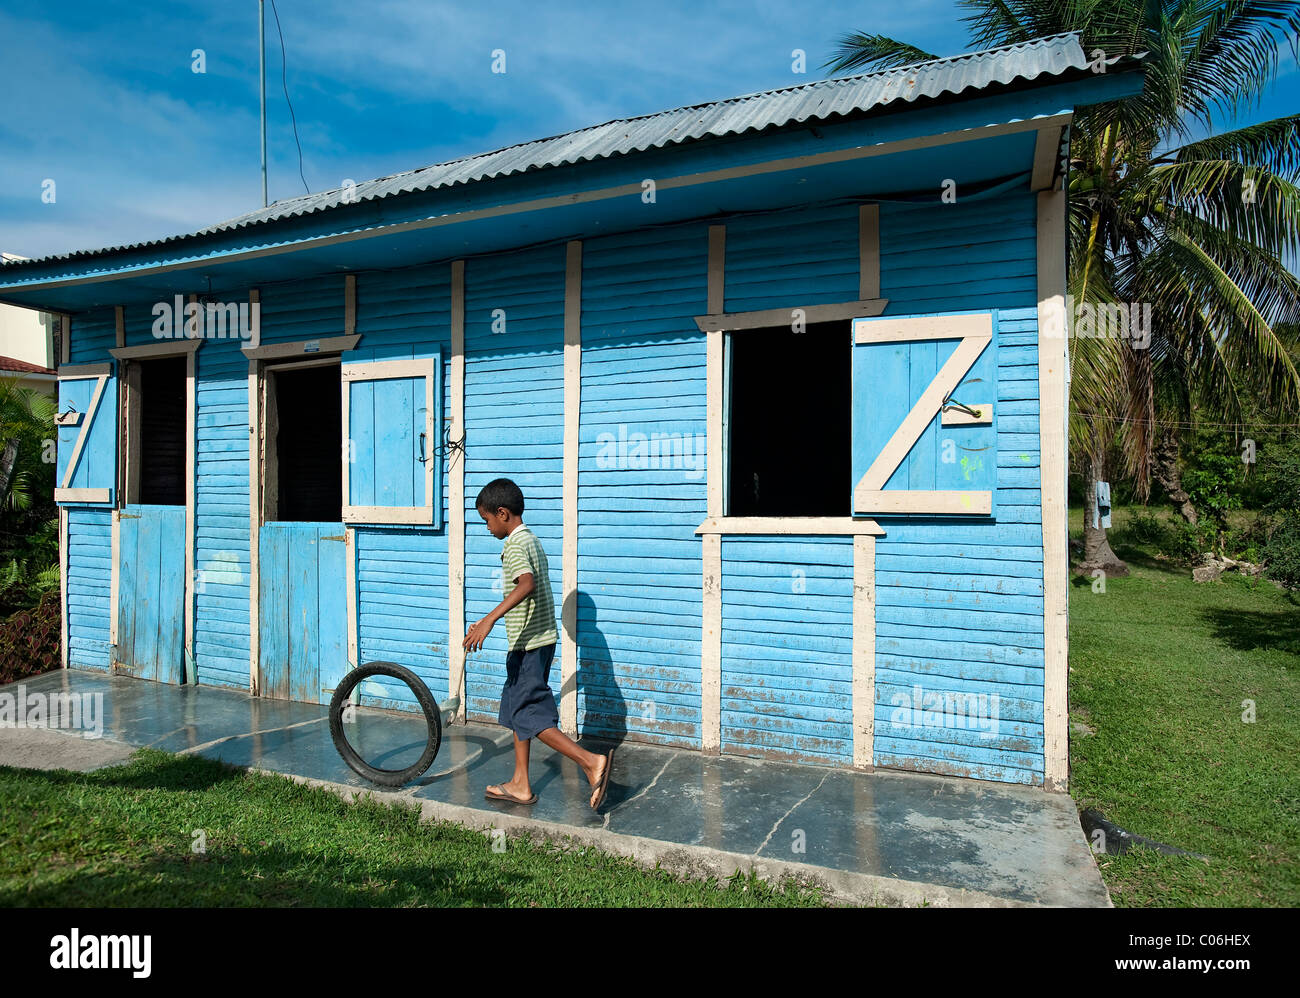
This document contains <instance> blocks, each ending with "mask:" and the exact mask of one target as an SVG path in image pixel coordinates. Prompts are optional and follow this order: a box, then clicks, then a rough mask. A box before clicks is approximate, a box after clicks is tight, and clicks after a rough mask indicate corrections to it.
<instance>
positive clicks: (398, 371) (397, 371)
mask: <svg viewBox="0 0 1300 998" xmlns="http://www.w3.org/2000/svg"><path fill="white" fill-rule="evenodd" d="M321 363H337V358H335V360H334V361H330V360H329V359H328V358H326V359H324V360H322V361H321ZM288 366H289V365H287V364H286V365H284V367H288ZM281 369H282V368H281V366H280V365H277V366H276V370H277V371H278V370H281ZM340 376H341V377H342V378H343V380H344V381H383V380H385V379H389V378H425V377H432V376H433V358H432V357H425V358H423V359H420V360H405V359H404V360H359V361H353V362H350V363H347V364H343V365H342V366H341V368H340Z"/></svg>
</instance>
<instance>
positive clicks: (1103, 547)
mask: <svg viewBox="0 0 1300 998" xmlns="http://www.w3.org/2000/svg"><path fill="white" fill-rule="evenodd" d="M1104 473H1105V469H1104V467H1103V466H1102V463H1101V461H1099V460H1098V459H1097V458H1095V457H1094V458H1093V459H1092V460H1091V462H1090V463H1089V468H1088V479H1087V481H1086V482H1085V483H1084V484H1085V489H1084V500H1083V560H1082V561H1081V562H1079V564H1078V565H1076V566H1075V567H1074V570H1075V572H1076V573H1077V574H1079V575H1092V573H1093V572H1094V571H1096V570H1097V569H1101V571H1103V572H1105V573H1106V577H1107V578H1112V579H1113V578H1119V577H1122V576H1125V575H1128V565H1126V564H1125V563H1124V562H1122V561H1120V560H1119V558H1118V556H1117V555H1116V554H1115V552H1114V551H1112V550H1111V548H1110V541H1109V540H1107V538H1106V528H1105V527H1102V526H1100V525H1099V526H1096V527H1094V526H1093V525H1092V510H1093V507H1094V506H1095V505H1096V502H1097V482H1098V481H1099V480H1101V477H1102V475H1103V474H1104Z"/></svg>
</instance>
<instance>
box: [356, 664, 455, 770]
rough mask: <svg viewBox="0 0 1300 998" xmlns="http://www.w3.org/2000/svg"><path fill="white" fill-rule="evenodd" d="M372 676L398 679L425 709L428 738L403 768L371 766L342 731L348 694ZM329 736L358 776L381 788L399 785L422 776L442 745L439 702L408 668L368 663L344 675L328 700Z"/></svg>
mask: <svg viewBox="0 0 1300 998" xmlns="http://www.w3.org/2000/svg"><path fill="white" fill-rule="evenodd" d="M371 676H390V677H392V678H393V679H400V680H401V681H402V682H404V683H405V684H406V685H407V686H409V687H410V688H411V692H412V693H414V694H415V699H416V700H417V701H419V704H420V708H421V709H422V710H423V711H424V719H425V721H426V722H428V725H429V740H428V742H427V743H426V744H425V746H424V753H423V754H422V755H421V756H420V760H419V761H418V762H417V763H415V764H414V765H413V766H408V767H407V768H406V769H379V768H377V767H375V766H372V765H370V764H369V763H368V762H366V760H365V759H363V758H361V756H360V755H358V754H357V751H356V749H354V748H353V747H352V746H351V745H350V744H348V740H347V737H346V736H345V735H344V733H343V710H344V708H346V707H347V705H348V697H350V696H351V695H352V691H353V690H354V689H356V687H357V685H358V684H359V683H361V682H363V681H364V680H366V679H369V678H370V677H371ZM330 738H332V739H333V740H334V747H335V748H336V749H337V750H338V753H339V755H341V756H342V757H343V761H344V762H346V763H347V764H348V766H349V767H350V768H351V769H352V771H353V772H354V773H356V774H357V775H358V776H362V777H365V779H367V780H369V781H370V782H371V783H377V784H379V786H381V787H400V786H402V785H403V784H404V783H409V782H410V781H411V780H414V779H416V778H417V777H419V776H422V775H423V774H424V773H425V771H426V770H428V768H429V767H430V766H432V765H433V759H434V757H435V756H436V755H437V754H438V748H439V747H440V746H441V745H442V713H441V712H440V711H439V710H438V704H437V703H436V702H435V701H434V699H433V694H432V693H430V692H429V687H427V686H425V685H424V681H423V680H421V679H420V677H419V676H417V675H416V674H415V673H414V672H412V671H411V670H410V669H408V668H406V667H405V666H401V665H398V664H397V663H396V662H367V663H366V664H365V665H362V666H358V667H357V668H355V669H353V670H352V671H351V672H349V673H348V674H347V675H346V676H344V677H343V681H342V682H341V683H339V685H338V688H337V689H335V691H334V697H333V699H332V700H330Z"/></svg>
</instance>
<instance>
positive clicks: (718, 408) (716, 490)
mask: <svg viewBox="0 0 1300 998" xmlns="http://www.w3.org/2000/svg"><path fill="white" fill-rule="evenodd" d="M726 257H727V227H726V226H725V225H710V226H709V276H708V291H707V295H708V309H709V313H710V314H713V315H716V314H719V313H721V312H722V311H723V309H724V308H725V307H726V306H725V304H724V302H725V300H726V290H725V289H726V275H725V267H726ZM705 339H706V350H705V353H706V358H705V362H706V363H707V365H708V371H707V373H706V377H705V394H706V403H707V404H706V407H705V411H706V420H707V425H706V429H707V435H706V440H707V457H706V462H705V467H706V480H707V485H706V486H705V488H706V492H707V497H706V504H707V508H708V514H709V516H710V517H717V516H722V513H723V509H722V449H723V440H722V383H723V377H724V373H725V372H724V371H723V369H722V350H723V344H724V340H723V336H722V332H721V327H718V328H716V329H710V330H707V331H706V334H705Z"/></svg>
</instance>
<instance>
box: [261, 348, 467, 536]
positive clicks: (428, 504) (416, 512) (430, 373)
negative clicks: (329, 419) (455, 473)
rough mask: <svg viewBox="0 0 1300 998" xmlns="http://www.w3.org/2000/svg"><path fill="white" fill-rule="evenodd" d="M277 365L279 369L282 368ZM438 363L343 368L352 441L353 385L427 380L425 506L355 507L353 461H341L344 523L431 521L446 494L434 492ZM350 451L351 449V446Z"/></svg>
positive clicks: (347, 435)
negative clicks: (362, 382) (395, 379)
mask: <svg viewBox="0 0 1300 998" xmlns="http://www.w3.org/2000/svg"><path fill="white" fill-rule="evenodd" d="M278 369H279V368H278V366H277V370H278ZM437 374H438V365H437V363H436V362H435V360H434V358H432V357H425V358H422V359H419V360H406V359H403V360H367V361H362V362H360V363H355V364H344V365H342V366H341V367H340V379H339V380H340V384H341V386H342V387H341V388H340V391H342V393H343V402H342V408H343V441H344V443H350V441H351V439H352V436H351V433H352V417H351V412H352V385H353V384H354V383H355V382H358V381H385V380H389V379H392V378H423V379H424V439H425V457H426V458H427V460H426V461H425V462H424V505H423V506H353V505H351V504H350V503H349V502H348V497H349V496H351V495H352V486H351V477H352V462H351V461H340V462H339V463H340V465H341V466H342V472H343V522H344V523H418V524H431V523H433V522H434V513H435V512H436V510H437V508H438V506H437V504H438V503H440V502H441V501H442V496H441V495H438V496H435V495H434V494H433V465H434V461H436V460H437V456H436V454H435V451H437V449H438V433H437V425H436V416H437V414H436V413H435V412H434V411H433V391H434V389H433V381H434V378H435V377H436V376H437ZM349 453H351V450H350V448H349Z"/></svg>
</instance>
